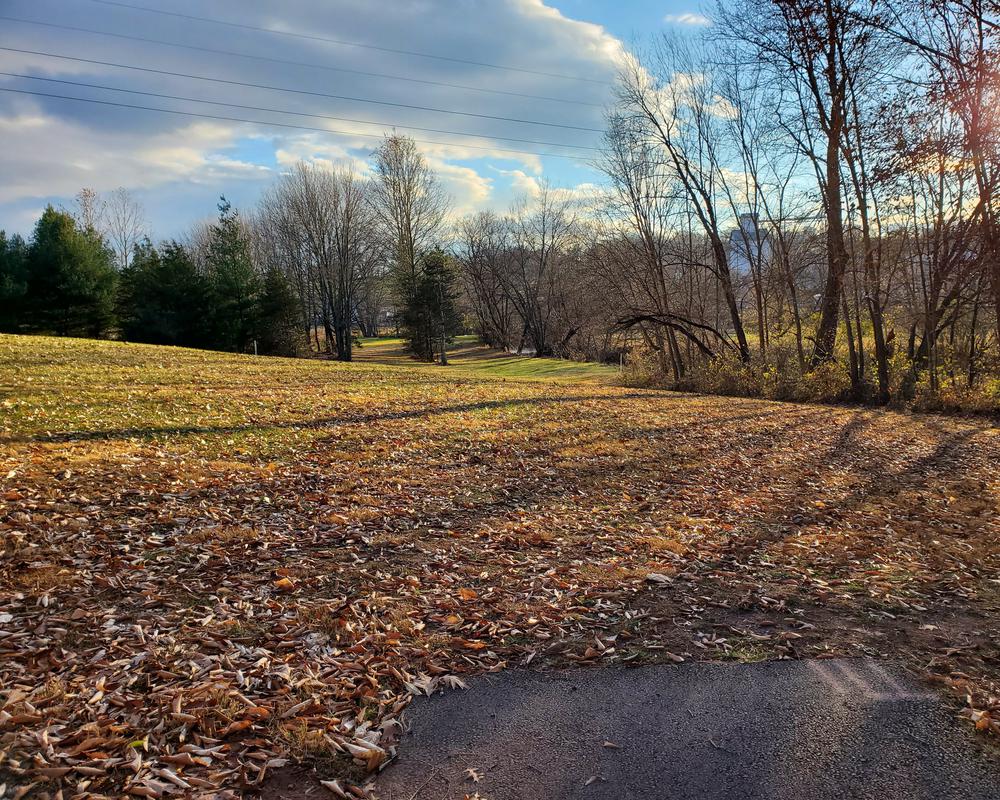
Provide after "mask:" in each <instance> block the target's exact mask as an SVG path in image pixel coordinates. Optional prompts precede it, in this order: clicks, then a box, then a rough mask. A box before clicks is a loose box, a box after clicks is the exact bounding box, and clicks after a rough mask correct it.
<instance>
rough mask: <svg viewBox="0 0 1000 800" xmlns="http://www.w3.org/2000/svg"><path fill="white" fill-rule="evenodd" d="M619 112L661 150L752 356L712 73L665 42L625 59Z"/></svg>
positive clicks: (739, 339)
mask: <svg viewBox="0 0 1000 800" xmlns="http://www.w3.org/2000/svg"><path fill="white" fill-rule="evenodd" d="M617 95H618V100H619V113H620V115H621V116H622V117H624V118H626V119H628V120H629V123H630V125H631V126H633V129H634V130H635V131H637V132H640V133H641V135H642V136H643V137H644V138H645V139H646V140H647V141H648V142H650V143H655V144H656V146H657V148H658V149H659V150H660V154H661V156H662V157H661V158H660V159H659V162H660V163H661V164H662V165H663V168H665V169H667V170H669V172H670V174H671V176H672V177H673V178H674V179H675V181H674V185H675V186H676V188H677V191H679V192H680V193H681V195H682V196H683V198H684V200H685V203H686V206H687V209H688V211H689V212H690V213H691V214H692V216H693V217H694V219H695V220H696V221H697V223H698V225H699V226H700V228H701V230H702V232H703V233H704V235H705V236H706V237H707V239H708V241H709V244H710V246H711V260H710V261H709V262H707V263H705V264H704V265H703V266H704V267H705V268H706V269H708V270H709V271H710V272H711V273H712V275H713V276H714V277H715V279H716V280H717V282H718V285H719V288H720V290H721V291H722V294H723V298H724V302H725V306H726V309H727V311H728V316H729V325H730V330H731V331H732V334H733V336H734V337H735V339H736V347H737V350H738V352H739V355H740V358H741V359H742V360H744V361H749V359H750V346H749V344H748V342H747V337H746V332H745V330H744V326H743V318H742V315H741V314H740V309H739V304H738V302H737V298H736V292H735V290H734V286H733V277H732V274H731V271H730V263H729V261H730V258H729V250H728V247H727V243H726V239H727V234H726V230H725V226H726V224H727V222H731V216H730V215H728V214H727V211H728V208H727V205H729V203H728V199H727V181H728V180H729V176H730V172H729V170H727V162H728V161H729V153H728V152H726V150H725V149H724V146H723V142H724V141H725V137H724V136H723V133H722V130H721V129H722V127H723V124H724V117H725V114H726V111H725V109H722V108H720V107H719V105H718V99H719V90H718V88H717V86H716V85H715V73H714V71H713V70H712V69H711V65H710V64H709V63H708V62H707V60H706V59H704V58H701V59H699V58H698V57H697V56H695V54H694V52H693V50H692V48H691V47H689V46H688V45H686V44H684V43H682V42H680V41H678V40H674V39H669V38H666V37H664V38H663V39H661V40H659V41H658V42H657V44H656V45H655V46H654V48H653V50H652V52H651V53H650V55H649V57H648V58H647V60H646V62H645V63H643V62H641V61H639V60H638V59H629V60H628V61H626V63H625V66H624V67H623V69H622V71H621V74H620V76H619V81H618V84H617Z"/></svg>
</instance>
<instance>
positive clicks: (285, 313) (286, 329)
mask: <svg viewBox="0 0 1000 800" xmlns="http://www.w3.org/2000/svg"><path fill="white" fill-rule="evenodd" d="M257 320H258V332H257V339H258V352H259V353H260V354H261V355H272V356H295V355H298V353H299V350H300V344H301V341H300V340H301V339H302V330H301V325H300V324H299V322H300V316H299V304H298V300H297V299H296V297H295V293H294V292H293V291H292V287H291V286H290V285H289V284H288V279H287V278H285V276H284V275H283V274H282V273H281V271H280V270H278V269H274V268H272V269H269V270H268V271H267V272H266V273H265V274H264V283H263V287H262V290H261V293H260V303H259V308H258V311H257Z"/></svg>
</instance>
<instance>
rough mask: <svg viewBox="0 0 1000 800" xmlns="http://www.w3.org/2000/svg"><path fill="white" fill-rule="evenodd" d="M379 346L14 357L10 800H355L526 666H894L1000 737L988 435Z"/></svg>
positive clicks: (1, 437) (0, 733) (117, 349)
mask: <svg viewBox="0 0 1000 800" xmlns="http://www.w3.org/2000/svg"><path fill="white" fill-rule="evenodd" d="M381 346H382V348H383V351H384V352H383V354H382V356H381V358H383V359H385V360H386V361H395V363H382V362H381V361H380V360H379V358H380V357H379V355H378V353H377V350H378V348H377V347H375V346H371V347H368V346H366V347H365V348H363V349H362V353H364V358H365V359H366V360H364V361H362V362H360V363H355V364H346V365H345V364H334V363H330V362H319V361H306V360H301V361H295V360H285V359H267V358H253V357H247V356H235V355H226V354H218V353H207V352H199V351H192V350H180V349H172V348H157V347H147V346H136V345H125V344H119V343H113V342H95V341H81V340H70V339H49V338H28V337H12V336H0V548H2V561H0V784H3V783H6V785H7V786H8V787H25V786H31V787H32V791H33V792H35V793H36V794H39V795H40V794H42V793H44V792H48V793H50V794H54V793H55V792H56V791H60V790H61V791H62V792H63V793H64V796H69V795H74V794H76V793H77V792H91V793H93V794H94V795H97V796H100V795H107V796H115V795H118V794H120V793H122V792H127V793H129V794H132V795H135V796H144V797H160V796H168V795H171V794H173V795H184V796H189V795H198V794H202V793H203V794H205V795H206V796H209V795H214V794H215V793H217V792H219V791H222V792H232V793H240V792H245V791H252V790H254V789H255V788H259V787H260V786H261V785H265V784H266V782H267V781H268V780H269V778H270V776H271V775H273V774H274V773H275V772H277V771H281V770H283V769H286V768H287V767H288V765H290V764H292V763H294V762H301V763H304V764H307V765H309V766H310V767H312V768H314V769H315V770H316V772H317V773H318V775H319V776H320V777H321V778H323V779H325V780H328V781H337V783H336V784H332V783H331V784H329V788H330V789H331V792H332V795H331V796H336V794H337V791H338V789H346V787H347V786H348V785H359V784H361V783H363V782H364V780H365V777H366V775H367V774H368V773H369V772H370V771H371V770H375V769H377V768H378V767H379V766H380V765H381V764H383V763H384V762H385V761H386V759H388V758H390V757H391V755H392V753H393V752H394V747H395V744H396V739H397V737H398V734H399V722H398V721H399V717H400V714H401V712H402V711H403V709H404V708H405V706H406V704H407V703H408V702H409V700H410V698H411V697H413V696H414V695H415V694H418V693H429V692H432V691H434V690H437V689H450V688H453V687H460V686H461V682H462V680H463V677H464V676H467V675H469V674H472V673H476V672H480V671H484V670H493V669H500V668H504V667H510V666H517V665H523V664H527V663H530V664H532V665H533V666H539V665H541V666H546V665H553V664H560V665H568V664H581V665H585V664H589V663H595V662H601V663H609V662H613V663H625V664H635V663H649V662H666V663H673V662H679V661H684V660H744V661H752V660H760V659H774V658H825V657H829V656H833V655H870V656H875V657H889V658H895V659H898V660H901V661H902V662H904V663H906V664H907V665H910V666H911V667H912V668H913V669H914V670H916V671H918V672H919V673H921V674H925V675H929V676H936V678H937V679H938V680H939V681H940V682H941V683H942V684H946V685H948V686H950V687H952V688H953V689H955V690H956V692H957V697H958V698H959V701H961V702H965V700H964V698H965V697H966V694H967V693H969V694H970V697H971V699H970V701H969V702H970V706H969V707H968V708H966V710H965V713H966V714H967V715H968V716H970V717H971V718H972V719H973V721H975V722H976V723H977V725H976V727H977V728H979V729H980V730H981V731H982V732H984V733H987V732H989V731H993V732H994V733H996V732H1000V722H997V719H998V718H1000V710H994V711H993V715H995V716H993V715H991V713H990V709H991V708H993V709H1000V706H997V705H996V701H995V700H991V699H990V697H989V692H990V689H991V688H992V690H993V691H996V687H997V681H998V678H1000V649H998V648H1000V644H998V637H997V635H996V629H997V628H996V621H997V619H998V614H1000V584H998V575H1000V548H998V547H997V542H998V537H1000V530H998V510H1000V470H998V469H997V464H998V463H1000V431H998V430H997V429H996V428H994V427H991V426H990V425H989V424H988V423H986V422H982V421H963V420H959V419H953V418H943V417H931V416H919V415H905V414H896V413H890V412H878V411H872V410H859V409H850V408H831V407H818V406H808V405H794V404H780V403H772V402H764V401H754V400H745V399H732V398H708V397H696V396H691V395H675V394H669V393H661V392H648V391H636V390H629V389H624V388H620V387H617V386H615V385H613V384H612V383H611V382H610V381H609V380H606V376H607V372H606V371H605V372H596V371H594V370H593V368H592V367H587V366H586V365H584V366H581V367H578V366H577V365H572V364H560V372H559V375H558V379H553V378H555V377H557V376H555V375H553V374H546V373H545V371H544V370H545V369H555V367H554V366H552V365H548V366H547V365H545V364H539V365H538V366H535V365H534V364H532V365H530V366H529V365H523V364H521V363H515V364H507V363H506V362H507V359H506V357H503V356H499V357H497V358H496V359H495V362H496V363H495V364H493V363H490V362H491V359H490V357H489V356H488V355H487V354H479V355H480V356H482V357H477V358H472V357H470V358H468V359H467V363H462V359H460V358H459V357H456V358H455V365H454V366H453V367H448V368H443V367H439V366H434V365H413V364H411V363H406V362H401V361H398V360H395V357H394V356H393V354H392V352H391V351H392V350H393V345H391V344H388V343H382V345H381ZM530 361H532V362H538V361H539V360H530ZM477 362H478V363H477ZM557 363H559V362H557ZM535 369H537V370H540V372H536V373H535V374H533V375H532V374H525V372H526V371H527V372H528V373H530V371H531V370H535ZM575 369H580V370H581V371H580V372H579V373H578V374H576V375H575V377H574V374H573V372H572V371H573V370H575ZM613 372H614V371H613V370H611V373H612V375H611V377H613ZM513 378H517V379H516V380H514V379H513ZM532 378H535V379H532ZM991 704H993V705H991ZM958 708H959V705H956V710H957V709H958ZM969 730H970V731H971V730H972V727H971V726H970V728H969ZM985 738H986V737H985V736H984V740H985ZM334 787H336V788H334ZM231 796H235V795H231Z"/></svg>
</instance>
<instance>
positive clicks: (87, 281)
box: [26, 206, 117, 336]
mask: <svg viewBox="0 0 1000 800" xmlns="http://www.w3.org/2000/svg"><path fill="white" fill-rule="evenodd" d="M27 268H28V269H27V272H28V275H27V303H26V305H27V310H28V314H29V316H28V320H27V323H28V326H29V327H30V328H31V329H33V330H37V331H51V332H53V333H57V334H59V335H62V336H70V335H76V336H100V335H101V334H103V333H106V332H108V331H109V330H110V329H111V328H112V327H113V323H114V298H115V283H116V279H117V273H116V272H115V270H114V267H113V266H112V264H111V253H110V251H109V250H108V248H107V247H106V246H105V244H104V242H103V240H102V239H101V237H100V235H99V234H98V233H97V232H96V231H94V230H93V229H91V228H86V229H81V228H79V227H78V226H77V224H76V222H75V221H74V219H73V217H72V216H71V215H69V214H67V213H65V212H62V211H56V210H55V209H54V208H52V206H48V207H47V208H46V209H45V211H44V212H43V213H42V216H41V219H39V220H38V223H37V224H36V226H35V233H34V236H33V238H32V242H31V246H30V247H29V249H28V258H27Z"/></svg>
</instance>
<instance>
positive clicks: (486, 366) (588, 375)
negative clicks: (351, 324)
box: [354, 336, 618, 383]
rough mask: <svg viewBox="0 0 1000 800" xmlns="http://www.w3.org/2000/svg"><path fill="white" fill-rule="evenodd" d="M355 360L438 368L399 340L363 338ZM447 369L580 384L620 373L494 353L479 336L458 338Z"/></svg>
mask: <svg viewBox="0 0 1000 800" xmlns="http://www.w3.org/2000/svg"><path fill="white" fill-rule="evenodd" d="M354 356H355V358H356V360H358V361H362V362H365V361H367V362H375V363H379V364H395V365H399V366H410V367H414V368H417V367H430V368H432V369H433V368H435V367H437V368H438V369H440V366H439V365H435V364H423V363H421V362H417V361H414V360H413V359H412V358H410V356H409V355H407V353H406V351H405V350H404V346H403V340H402V339H399V338H396V337H382V338H378V339H362V341H361V347H359V348H357V349H356V350H355V351H354ZM448 360H449V362H450V363H449V365H448V368H449V370H451V371H452V372H455V373H459V374H462V375H468V376H478V377H483V378H510V379H512V380H516V379H528V380H554V381H572V382H575V383H581V382H591V381H597V382H611V381H613V380H614V379H615V377H616V376H617V375H618V370H617V369H615V368H614V367H609V366H606V365H604V364H593V363H588V362H582V361H567V360H564V359H558V358H530V357H526V356H517V355H510V354H505V353H502V352H499V351H497V350H491V349H490V348H488V347H486V346H485V345H482V344H480V343H479V339H478V338H477V337H476V336H458V337H456V339H455V344H454V345H453V346H452V347H451V348H449V350H448Z"/></svg>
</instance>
